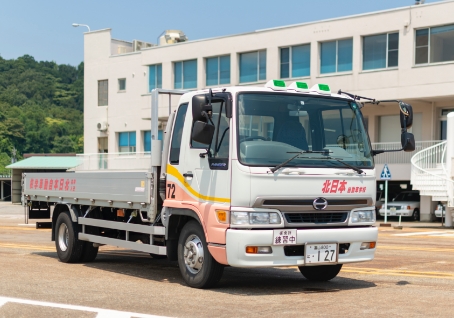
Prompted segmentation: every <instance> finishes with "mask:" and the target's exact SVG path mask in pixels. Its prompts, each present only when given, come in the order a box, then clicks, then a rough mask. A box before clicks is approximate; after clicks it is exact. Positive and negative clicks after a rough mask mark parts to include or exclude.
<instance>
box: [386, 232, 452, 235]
mask: <svg viewBox="0 0 454 318" xmlns="http://www.w3.org/2000/svg"><path fill="white" fill-rule="evenodd" d="M392 235H393V236H421V235H431V236H454V232H451V231H443V232H441V231H437V232H411V233H402V234H392Z"/></svg>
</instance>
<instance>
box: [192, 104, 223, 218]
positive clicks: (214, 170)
mask: <svg viewBox="0 0 454 318" xmlns="http://www.w3.org/2000/svg"><path fill="white" fill-rule="evenodd" d="M212 106H213V115H212V121H213V123H214V124H215V132H214V137H213V141H212V142H211V145H210V146H209V147H207V146H206V145H202V144H199V143H197V142H195V141H191V136H190V131H192V126H193V118H192V112H191V111H188V112H187V115H186V121H185V126H186V125H188V126H187V127H191V129H187V130H186V129H185V131H188V132H189V133H188V136H187V138H188V139H186V140H187V143H186V145H187V148H186V151H185V157H184V164H183V166H184V173H183V176H184V178H185V181H186V183H187V185H188V189H187V191H188V192H190V200H193V203H194V204H195V205H197V206H198V209H199V211H206V212H208V210H210V209H213V208H214V207H218V208H219V207H220V208H222V207H224V208H228V207H230V184H231V182H230V178H231V174H230V155H229V154H230V148H231V147H230V139H231V129H230V119H229V118H227V117H226V113H225V104H224V103H223V102H213V103H212ZM207 148H208V151H207ZM213 212H214V211H213Z"/></svg>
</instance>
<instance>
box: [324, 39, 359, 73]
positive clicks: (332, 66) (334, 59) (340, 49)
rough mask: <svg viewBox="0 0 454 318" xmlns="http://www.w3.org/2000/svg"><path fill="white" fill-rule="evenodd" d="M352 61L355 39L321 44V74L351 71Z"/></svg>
mask: <svg viewBox="0 0 454 318" xmlns="http://www.w3.org/2000/svg"><path fill="white" fill-rule="evenodd" d="M352 61H353V39H346V40H338V41H330V42H323V43H321V44H320V74H327V73H337V72H348V71H351V70H352V64H353V62H352Z"/></svg>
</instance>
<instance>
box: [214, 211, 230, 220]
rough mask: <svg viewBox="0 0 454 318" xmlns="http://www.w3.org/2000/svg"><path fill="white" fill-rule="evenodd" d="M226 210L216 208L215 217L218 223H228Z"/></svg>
mask: <svg viewBox="0 0 454 318" xmlns="http://www.w3.org/2000/svg"><path fill="white" fill-rule="evenodd" d="M227 215H228V212H227V211H225V210H216V217H217V218H218V221H219V223H228V217H227Z"/></svg>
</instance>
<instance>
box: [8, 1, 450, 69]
mask: <svg viewBox="0 0 454 318" xmlns="http://www.w3.org/2000/svg"><path fill="white" fill-rule="evenodd" d="M437 1H442V0H426V3H431V2H437ZM0 2H1V6H0V56H1V57H2V58H4V59H15V58H17V57H20V56H23V55H25V54H28V55H31V56H33V57H34V58H35V59H36V60H38V61H55V62H57V63H58V64H70V65H74V66H76V65H78V64H79V63H80V62H82V61H83V33H84V32H86V31H87V29H86V28H85V27H78V28H75V27H73V26H72V24H73V23H80V24H87V25H89V27H90V29H91V30H92V31H94V30H100V29H105V28H111V29H112V37H113V38H116V39H121V40H126V41H132V40H134V39H136V40H141V41H145V42H151V43H157V38H158V36H159V35H160V34H161V33H162V32H163V31H164V30H168V29H178V30H182V31H183V32H184V33H185V34H186V36H187V37H188V39H189V40H198V39H204V38H211V37H217V36H224V35H231V34H238V33H245V32H252V31H255V30H260V29H266V28H273V27H279V26H285V25H290V24H298V23H305V22H311V21H319V20H324V19H331V18H337V17H345V16H349V15H355V14H361V13H368V12H373V11H380V10H387V9H393V8H399V7H408V6H411V5H414V3H415V1H414V0H343V1H339V0H324V1H320V0H311V1H309V0H298V1H282V0H228V1H220V0H186V1H185V0H161V1H155V0H126V1H125V0H121V1H120V0H0Z"/></svg>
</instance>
